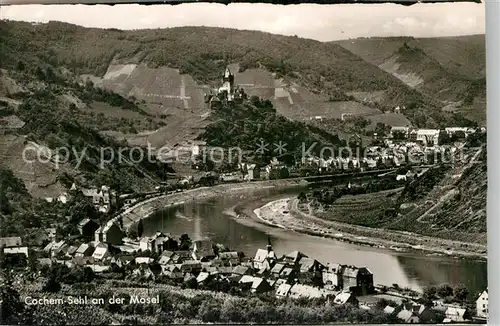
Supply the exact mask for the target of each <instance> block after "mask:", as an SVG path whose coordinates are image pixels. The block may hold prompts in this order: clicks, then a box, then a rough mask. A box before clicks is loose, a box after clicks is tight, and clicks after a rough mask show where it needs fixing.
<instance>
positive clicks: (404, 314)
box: [397, 308, 420, 324]
mask: <svg viewBox="0 0 500 326" xmlns="http://www.w3.org/2000/svg"><path fill="white" fill-rule="evenodd" d="M397 317H398V318H399V319H400V320H402V321H403V322H404V323H406V324H418V323H419V322H420V318H418V316H417V315H416V314H415V313H414V312H413V310H407V309H406V308H403V309H401V311H400V312H399V313H398V314H397Z"/></svg>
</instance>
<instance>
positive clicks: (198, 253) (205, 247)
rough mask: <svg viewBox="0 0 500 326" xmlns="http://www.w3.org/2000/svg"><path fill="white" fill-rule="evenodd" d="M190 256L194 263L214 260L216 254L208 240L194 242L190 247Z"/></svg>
mask: <svg viewBox="0 0 500 326" xmlns="http://www.w3.org/2000/svg"><path fill="white" fill-rule="evenodd" d="M191 255H192V258H193V259H194V260H196V261H209V260H211V259H213V258H215V256H216V253H215V250H214V245H213V244H212V242H211V241H210V240H196V241H193V244H192V245H191Z"/></svg>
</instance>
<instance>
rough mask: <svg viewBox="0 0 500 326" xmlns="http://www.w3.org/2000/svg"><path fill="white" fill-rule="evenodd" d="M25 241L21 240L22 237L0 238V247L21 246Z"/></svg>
mask: <svg viewBox="0 0 500 326" xmlns="http://www.w3.org/2000/svg"><path fill="white" fill-rule="evenodd" d="M22 243H23V241H22V240H21V237H5V238H0V248H1V247H4V248H13V247H20V246H21V245H22Z"/></svg>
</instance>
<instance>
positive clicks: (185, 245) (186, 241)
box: [179, 233, 191, 250]
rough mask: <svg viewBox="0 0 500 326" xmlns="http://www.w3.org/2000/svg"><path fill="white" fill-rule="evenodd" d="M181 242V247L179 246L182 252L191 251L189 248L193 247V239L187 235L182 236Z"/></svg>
mask: <svg viewBox="0 0 500 326" xmlns="http://www.w3.org/2000/svg"><path fill="white" fill-rule="evenodd" d="M179 241H180V246H179V249H180V250H189V247H191V239H190V238H189V236H188V235H187V234H186V233H184V234H182V235H181V237H180V238H179Z"/></svg>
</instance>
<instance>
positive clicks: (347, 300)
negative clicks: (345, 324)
mask: <svg viewBox="0 0 500 326" xmlns="http://www.w3.org/2000/svg"><path fill="white" fill-rule="evenodd" d="M333 303H335V304H338V305H344V304H352V305H358V304H359V301H358V299H357V298H356V296H355V295H354V294H353V293H351V292H341V293H339V294H338V295H336V296H335V299H334V300H333Z"/></svg>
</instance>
